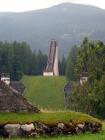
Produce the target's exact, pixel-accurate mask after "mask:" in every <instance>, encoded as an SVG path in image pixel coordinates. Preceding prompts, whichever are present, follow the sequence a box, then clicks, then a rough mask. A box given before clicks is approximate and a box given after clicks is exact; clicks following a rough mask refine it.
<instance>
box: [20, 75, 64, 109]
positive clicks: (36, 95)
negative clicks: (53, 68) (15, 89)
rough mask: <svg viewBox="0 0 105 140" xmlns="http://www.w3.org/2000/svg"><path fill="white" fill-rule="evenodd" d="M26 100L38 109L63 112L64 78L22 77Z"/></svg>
mask: <svg viewBox="0 0 105 140" xmlns="http://www.w3.org/2000/svg"><path fill="white" fill-rule="evenodd" d="M22 81H23V83H24V84H25V86H26V94H25V96H26V98H27V99H28V100H29V101H30V102H32V104H33V105H37V106H38V107H39V108H40V109H41V108H42V109H50V110H65V108H66V107H65V100H64V86H65V84H66V83H67V80H66V78H65V77H63V76H60V77H43V76H24V77H23V79H22Z"/></svg>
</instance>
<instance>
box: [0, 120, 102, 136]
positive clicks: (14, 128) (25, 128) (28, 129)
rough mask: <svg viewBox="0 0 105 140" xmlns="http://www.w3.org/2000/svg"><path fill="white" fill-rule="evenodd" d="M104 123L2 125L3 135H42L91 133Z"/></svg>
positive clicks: (97, 130)
mask: <svg viewBox="0 0 105 140" xmlns="http://www.w3.org/2000/svg"><path fill="white" fill-rule="evenodd" d="M101 129H102V125H101V124H99V123H89V122H84V123H74V122H72V121H70V122H69V123H63V122H59V123H56V124H45V123H42V122H33V123H30V124H5V125H1V126H0V136H1V137H5V138H6V137H9V138H11V137H40V136H43V135H48V136H53V135H54V136H55V135H61V134H63V135H70V134H71V135H72V134H81V133H85V132H86V131H89V132H91V133H96V132H100V131H101Z"/></svg>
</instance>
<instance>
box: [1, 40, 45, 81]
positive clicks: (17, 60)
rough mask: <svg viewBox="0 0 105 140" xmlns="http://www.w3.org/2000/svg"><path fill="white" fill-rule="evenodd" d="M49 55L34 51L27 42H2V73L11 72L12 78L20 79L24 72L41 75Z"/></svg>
mask: <svg viewBox="0 0 105 140" xmlns="http://www.w3.org/2000/svg"><path fill="white" fill-rule="evenodd" d="M46 62H47V56H46V55H45V54H42V52H41V51H40V50H39V52H38V53H36V52H35V51H34V52H32V51H31V49H30V47H29V45H28V44H26V42H22V43H18V42H16V41H14V42H13V43H7V42H0V73H4V72H6V73H10V75H11V79H12V80H20V79H21V78H22V75H23V74H28V75H41V74H42V72H43V69H44V67H45V66H46Z"/></svg>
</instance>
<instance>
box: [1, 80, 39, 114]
mask: <svg viewBox="0 0 105 140" xmlns="http://www.w3.org/2000/svg"><path fill="white" fill-rule="evenodd" d="M0 112H39V110H38V108H37V107H35V106H33V105H32V104H31V103H29V102H28V101H27V99H26V98H24V97H23V96H22V95H20V94H17V93H16V92H14V91H13V90H11V88H10V87H9V86H7V85H6V84H5V83H4V82H3V81H0Z"/></svg>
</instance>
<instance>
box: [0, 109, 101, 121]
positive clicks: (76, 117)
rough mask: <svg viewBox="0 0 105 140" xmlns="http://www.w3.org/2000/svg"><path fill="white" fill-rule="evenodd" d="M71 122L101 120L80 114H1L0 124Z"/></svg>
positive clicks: (63, 112)
mask: <svg viewBox="0 0 105 140" xmlns="http://www.w3.org/2000/svg"><path fill="white" fill-rule="evenodd" d="M70 120H73V121H76V122H78V121H79V122H81V121H82V122H83V121H85V122H86V121H87V122H93V121H94V122H100V120H98V119H96V118H93V117H91V116H89V115H86V114H82V113H79V112H65V111H62V112H40V113H30V114H29V113H0V124H5V123H31V122H34V121H40V122H43V123H46V124H53V123H54V124H56V123H58V122H64V123H68V122H69V121H70Z"/></svg>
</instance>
